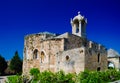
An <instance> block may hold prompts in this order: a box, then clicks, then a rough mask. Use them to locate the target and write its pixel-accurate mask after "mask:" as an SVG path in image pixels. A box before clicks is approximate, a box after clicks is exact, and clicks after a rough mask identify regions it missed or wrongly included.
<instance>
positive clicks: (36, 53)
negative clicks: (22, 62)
mask: <svg viewBox="0 0 120 83" xmlns="http://www.w3.org/2000/svg"><path fill="white" fill-rule="evenodd" d="M37 58H38V50H37V49H35V50H34V52H33V59H37Z"/></svg>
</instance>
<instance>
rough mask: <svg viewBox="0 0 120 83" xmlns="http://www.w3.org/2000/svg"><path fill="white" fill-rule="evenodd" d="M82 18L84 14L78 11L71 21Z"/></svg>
mask: <svg viewBox="0 0 120 83" xmlns="http://www.w3.org/2000/svg"><path fill="white" fill-rule="evenodd" d="M83 19H84V16H81V14H80V12H78V15H77V16H75V17H74V18H73V21H74V20H83Z"/></svg>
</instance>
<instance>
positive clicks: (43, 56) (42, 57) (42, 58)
mask: <svg viewBox="0 0 120 83" xmlns="http://www.w3.org/2000/svg"><path fill="white" fill-rule="evenodd" d="M40 58H41V63H43V61H44V59H45V53H44V52H43V51H42V52H41V55H40Z"/></svg>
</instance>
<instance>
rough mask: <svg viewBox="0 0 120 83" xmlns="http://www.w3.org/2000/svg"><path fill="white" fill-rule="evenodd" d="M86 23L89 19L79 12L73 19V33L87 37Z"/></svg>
mask: <svg viewBox="0 0 120 83" xmlns="http://www.w3.org/2000/svg"><path fill="white" fill-rule="evenodd" d="M86 24H87V19H85V18H84V16H81V14H80V12H78V15H77V16H75V17H74V18H73V19H71V26H72V34H74V35H77V36H80V37H83V38H86Z"/></svg>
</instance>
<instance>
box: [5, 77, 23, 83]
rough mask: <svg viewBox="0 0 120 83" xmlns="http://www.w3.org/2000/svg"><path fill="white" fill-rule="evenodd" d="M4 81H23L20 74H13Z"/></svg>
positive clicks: (13, 82) (8, 82) (10, 82)
mask: <svg viewBox="0 0 120 83" xmlns="http://www.w3.org/2000/svg"><path fill="white" fill-rule="evenodd" d="M6 83H23V80H22V76H18V75H15V76H10V77H7V81H6Z"/></svg>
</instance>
